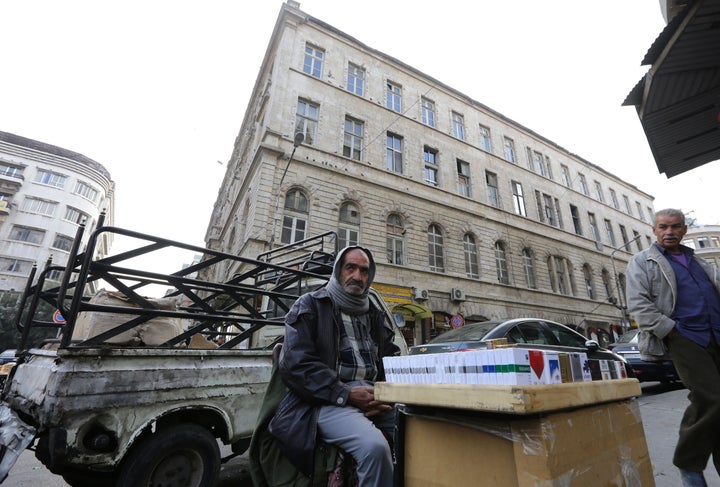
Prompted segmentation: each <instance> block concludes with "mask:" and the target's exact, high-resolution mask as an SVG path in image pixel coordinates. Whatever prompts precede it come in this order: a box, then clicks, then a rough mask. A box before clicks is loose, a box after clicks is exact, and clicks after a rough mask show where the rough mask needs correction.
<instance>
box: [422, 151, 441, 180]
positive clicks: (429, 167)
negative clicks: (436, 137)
mask: <svg viewBox="0 0 720 487" xmlns="http://www.w3.org/2000/svg"><path fill="white" fill-rule="evenodd" d="M423 159H424V160H425V182H426V183H428V184H432V185H433V186H437V185H438V159H437V150H435V149H432V148H430V147H428V146H425V147H424V148H423Z"/></svg>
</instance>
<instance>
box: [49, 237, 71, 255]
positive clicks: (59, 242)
mask: <svg viewBox="0 0 720 487" xmlns="http://www.w3.org/2000/svg"><path fill="white" fill-rule="evenodd" d="M72 243H73V238H72V237H68V236H67V235H61V234H59V233H57V234H55V240H53V243H52V248H54V249H59V250H64V251H65V252H70V249H71V248H72Z"/></svg>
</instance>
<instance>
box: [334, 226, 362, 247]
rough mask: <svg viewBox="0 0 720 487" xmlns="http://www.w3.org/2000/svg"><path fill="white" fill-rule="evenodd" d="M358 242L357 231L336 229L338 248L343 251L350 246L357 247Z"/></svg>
mask: <svg viewBox="0 0 720 487" xmlns="http://www.w3.org/2000/svg"><path fill="white" fill-rule="evenodd" d="M358 242H359V240H358V231H357V230H354V229H352V228H342V227H340V228H338V246H339V248H341V249H344V248H345V247H348V246H350V245H357V244H358Z"/></svg>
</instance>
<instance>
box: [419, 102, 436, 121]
mask: <svg viewBox="0 0 720 487" xmlns="http://www.w3.org/2000/svg"><path fill="white" fill-rule="evenodd" d="M420 109H421V111H422V123H424V124H425V125H428V126H430V127H434V126H435V103H434V102H432V101H430V100H428V99H427V98H422V99H421V100H420Z"/></svg>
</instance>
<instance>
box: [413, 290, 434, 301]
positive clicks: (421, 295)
mask: <svg viewBox="0 0 720 487" xmlns="http://www.w3.org/2000/svg"><path fill="white" fill-rule="evenodd" d="M429 297H430V295H429V292H428V290H427V289H417V288H415V289H413V298H415V299H417V300H424V299H428V298H429Z"/></svg>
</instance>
